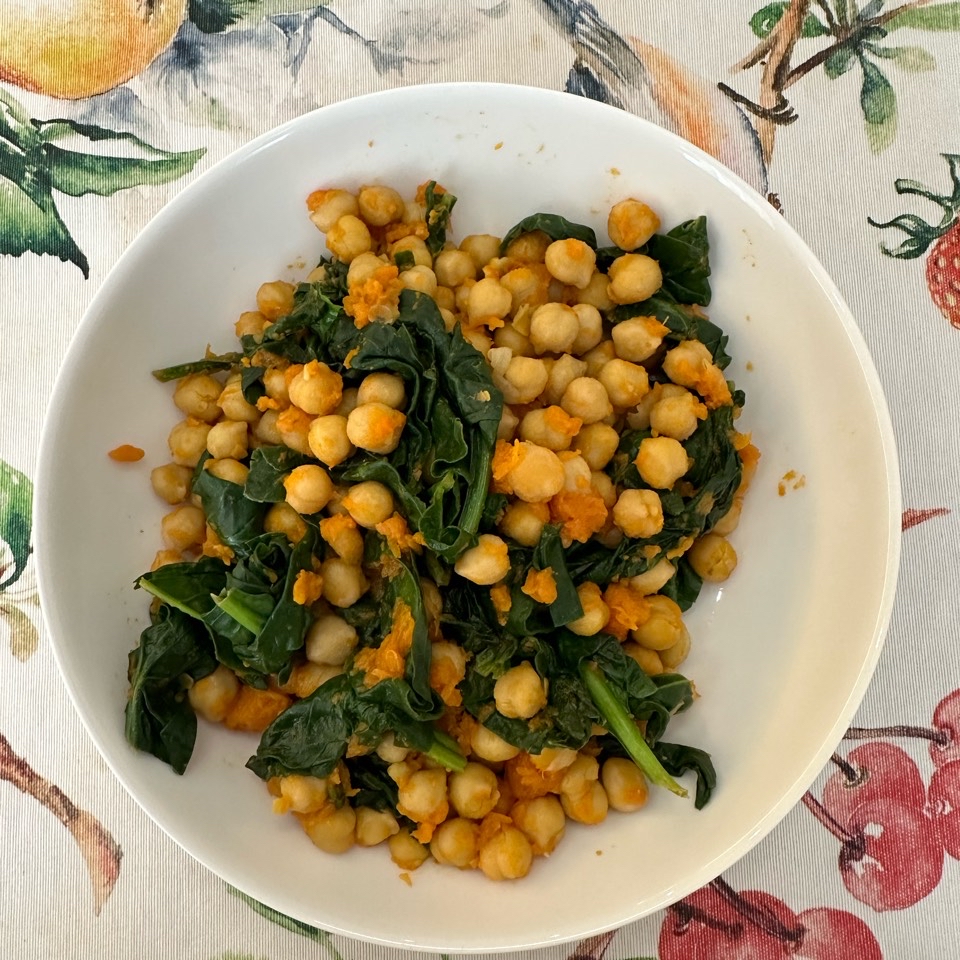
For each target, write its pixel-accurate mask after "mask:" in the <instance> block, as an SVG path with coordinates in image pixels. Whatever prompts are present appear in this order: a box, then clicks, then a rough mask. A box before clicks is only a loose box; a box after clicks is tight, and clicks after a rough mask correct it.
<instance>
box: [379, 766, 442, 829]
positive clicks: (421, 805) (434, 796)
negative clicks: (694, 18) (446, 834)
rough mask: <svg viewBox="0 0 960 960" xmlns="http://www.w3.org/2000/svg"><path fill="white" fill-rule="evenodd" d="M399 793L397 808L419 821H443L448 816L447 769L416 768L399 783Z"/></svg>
mask: <svg viewBox="0 0 960 960" xmlns="http://www.w3.org/2000/svg"><path fill="white" fill-rule="evenodd" d="M392 769H393V766H392V765H391V766H390V767H388V768H387V771H388V773H389V771H390V770H392ZM397 794H398V797H397V810H399V811H400V813H402V814H403V815H404V816H405V817H409V818H410V819H411V820H414V821H416V822H417V823H424V822H431V823H442V822H443V821H444V820H445V819H446V817H447V811H448V810H449V804H448V803H447V772H446V770H442V769H426V770H416V771H414V772H413V773H412V774H410V776H408V777H405V778H403V779H402V780H401V781H400V782H399V783H398V790H397Z"/></svg>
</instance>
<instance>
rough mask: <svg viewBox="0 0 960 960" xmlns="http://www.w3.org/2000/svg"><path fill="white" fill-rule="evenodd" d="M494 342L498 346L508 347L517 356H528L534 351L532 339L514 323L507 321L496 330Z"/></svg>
mask: <svg viewBox="0 0 960 960" xmlns="http://www.w3.org/2000/svg"><path fill="white" fill-rule="evenodd" d="M493 343H494V346H497V347H507V348H508V349H509V350H510V351H511V352H512V353H513V355H514V356H515V357H528V356H530V354H531V353H533V346H532V345H531V343H530V339H529V338H528V337H526V336H524V335H523V334H522V333H521V332H520V331H519V330H518V329H517V328H516V327H515V326H514V325H513V324H512V323H507V324H505V325H504V326H502V327H500V328H499V329H498V330H495V331H494V334H493Z"/></svg>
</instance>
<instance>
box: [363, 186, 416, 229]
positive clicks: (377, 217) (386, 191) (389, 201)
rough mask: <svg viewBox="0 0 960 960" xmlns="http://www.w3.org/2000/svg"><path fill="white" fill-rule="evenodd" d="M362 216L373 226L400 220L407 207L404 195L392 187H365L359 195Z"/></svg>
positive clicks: (382, 225)
mask: <svg viewBox="0 0 960 960" xmlns="http://www.w3.org/2000/svg"><path fill="white" fill-rule="evenodd" d="M357 205H358V206H359V207H360V216H361V217H362V218H363V220H364V222H366V223H368V224H370V226H371V227H385V226H386V225H387V224H388V223H392V222H393V221H394V220H400V219H401V218H402V217H403V214H404V211H405V209H406V204H405V203H404V202H403V197H401V196H400V194H399V193H397V191H396V190H394V189H393V188H392V187H380V186H376V187H363V188H361V190H360V193H359V195H358V196H357Z"/></svg>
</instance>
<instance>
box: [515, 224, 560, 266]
mask: <svg viewBox="0 0 960 960" xmlns="http://www.w3.org/2000/svg"><path fill="white" fill-rule="evenodd" d="M551 242H552V241H551V240H550V238H549V237H548V236H547V235H546V234H545V233H544V232H543V231H542V230H531V231H530V232H529V233H521V234H520V236H519V237H517V238H516V240H513V241H511V243H510V245H509V246H508V247H507V258H508V259H510V260H529V261H531V262H533V263H543V259H544V257H545V256H546V255H547V247H549V246H550V244H551Z"/></svg>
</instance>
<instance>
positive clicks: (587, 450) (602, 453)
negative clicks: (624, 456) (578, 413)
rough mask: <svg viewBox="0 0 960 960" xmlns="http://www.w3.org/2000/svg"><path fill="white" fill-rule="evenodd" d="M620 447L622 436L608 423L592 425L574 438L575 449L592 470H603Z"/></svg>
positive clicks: (581, 430)
mask: <svg viewBox="0 0 960 960" xmlns="http://www.w3.org/2000/svg"><path fill="white" fill-rule="evenodd" d="M618 446H620V434H618V433H617V431H616V430H614V428H613V427H611V426H610V425H609V424H606V423H591V424H588V425H587V426H585V427H582V428H581V429H580V432H579V433H578V434H577V435H576V436H575V437H574V438H573V449H574V450H576V451H577V452H578V453H579V454H580V456H581V457H583V459H584V460H585V461H586V462H587V465H588V466H589V467H590V469H591V470H594V471H597V470H603V468H604V467H605V466H606V465H607V464H608V463H609V462H610V461H611V460H612V459H613V455H614V454H615V453H616V452H617V447H618Z"/></svg>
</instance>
